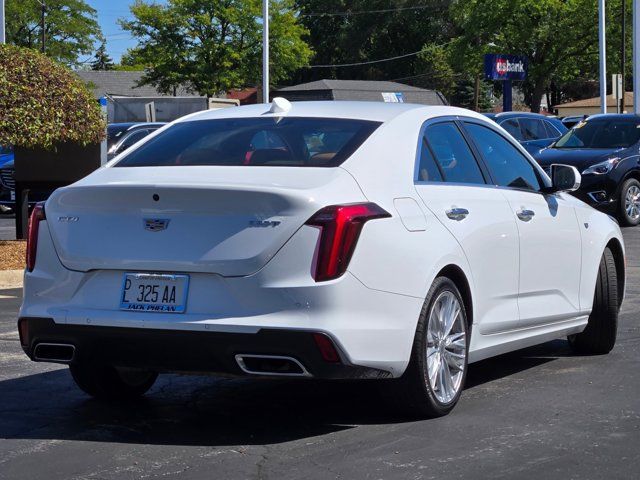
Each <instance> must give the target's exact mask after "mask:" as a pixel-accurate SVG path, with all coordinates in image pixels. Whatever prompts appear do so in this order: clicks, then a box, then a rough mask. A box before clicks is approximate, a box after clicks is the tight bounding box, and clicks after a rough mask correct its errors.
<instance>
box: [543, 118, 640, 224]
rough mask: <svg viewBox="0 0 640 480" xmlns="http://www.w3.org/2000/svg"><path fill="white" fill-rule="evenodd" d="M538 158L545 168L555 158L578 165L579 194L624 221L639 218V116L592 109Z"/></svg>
mask: <svg viewBox="0 0 640 480" xmlns="http://www.w3.org/2000/svg"><path fill="white" fill-rule="evenodd" d="M534 158H535V159H536V160H537V161H538V163H540V165H541V166H542V167H543V168H544V169H545V170H547V172H548V171H549V167H550V165H551V164H553V163H562V164H565V165H573V166H575V167H576V168H577V169H578V171H579V172H580V173H581V174H582V184H581V186H580V189H579V190H578V191H577V192H575V195H576V196H577V197H578V198H580V199H581V200H583V201H585V202H587V203H589V204H590V205H592V206H594V207H596V208H598V209H599V210H603V211H605V212H608V213H610V214H612V215H615V216H616V217H618V219H619V221H620V223H621V224H623V225H638V224H639V223H640V116H637V115H618V114H609V115H593V116H591V117H589V118H588V119H586V120H583V121H582V122H580V123H578V124H576V126H574V127H573V129H571V130H570V131H568V132H567V133H565V134H564V135H563V136H562V137H561V138H560V139H559V140H557V141H556V142H554V143H553V144H552V145H551V146H550V147H549V148H545V149H544V150H541V151H540V152H538V153H536V154H534Z"/></svg>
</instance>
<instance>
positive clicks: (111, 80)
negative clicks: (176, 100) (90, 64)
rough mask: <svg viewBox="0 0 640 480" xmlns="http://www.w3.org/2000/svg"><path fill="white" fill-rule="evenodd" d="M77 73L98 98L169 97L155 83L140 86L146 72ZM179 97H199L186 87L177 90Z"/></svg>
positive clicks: (98, 71)
mask: <svg viewBox="0 0 640 480" xmlns="http://www.w3.org/2000/svg"><path fill="white" fill-rule="evenodd" d="M76 74H77V75H78V76H79V77H80V78H81V79H82V81H84V82H85V83H86V84H88V85H89V87H90V88H91V90H92V91H93V96H94V97H96V98H100V97H106V96H116V97H167V96H171V95H166V94H163V93H160V92H158V90H156V87H154V86H153V85H141V86H138V85H139V83H140V80H141V79H142V75H144V72H128V71H123V70H79V71H77V72H76ZM175 96H178V97H199V96H200V95H197V94H194V93H192V92H190V91H189V90H187V89H186V88H183V87H180V88H178V89H177V90H176V95H175Z"/></svg>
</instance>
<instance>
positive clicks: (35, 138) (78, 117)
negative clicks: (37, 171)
mask: <svg viewBox="0 0 640 480" xmlns="http://www.w3.org/2000/svg"><path fill="white" fill-rule="evenodd" d="M0 112H2V114H1V115H0V145H15V146H19V147H26V148H47V149H52V148H54V147H55V146H56V145H57V144H59V143H64V142H76V143H80V144H82V145H87V144H89V143H97V142H99V141H100V140H102V138H103V137H104V133H105V127H106V125H105V122H104V119H103V117H102V112H101V111H100V106H99V105H98V103H97V102H96V101H95V99H94V98H93V95H92V94H91V92H90V91H89V89H88V88H87V86H86V85H85V84H84V82H83V81H82V80H80V78H78V77H77V76H76V75H75V74H74V73H73V72H72V71H71V70H69V69H68V68H67V67H65V66H63V65H60V64H59V63H57V62H54V61H53V60H51V59H50V58H47V57H45V56H44V55H42V54H41V53H39V52H37V51H34V50H33V49H28V48H22V47H16V46H13V45H2V44H0Z"/></svg>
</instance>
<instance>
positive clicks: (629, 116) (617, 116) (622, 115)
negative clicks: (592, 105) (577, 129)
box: [584, 113, 640, 122]
mask: <svg viewBox="0 0 640 480" xmlns="http://www.w3.org/2000/svg"><path fill="white" fill-rule="evenodd" d="M620 118H621V119H623V120H635V121H638V120H640V115H636V114H635V113H598V114H595V115H589V117H588V118H585V119H584V120H585V121H587V122H591V121H593V120H613V119H620Z"/></svg>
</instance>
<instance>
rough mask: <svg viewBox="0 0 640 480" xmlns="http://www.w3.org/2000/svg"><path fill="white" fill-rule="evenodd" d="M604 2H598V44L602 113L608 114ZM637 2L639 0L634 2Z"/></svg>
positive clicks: (600, 0)
mask: <svg viewBox="0 0 640 480" xmlns="http://www.w3.org/2000/svg"><path fill="white" fill-rule="evenodd" d="M604 1H605V0H598V30H599V31H598V43H599V45H600V112H601V113H607V49H606V45H605V41H606V37H605V10H604ZM634 1H637V0H634Z"/></svg>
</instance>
